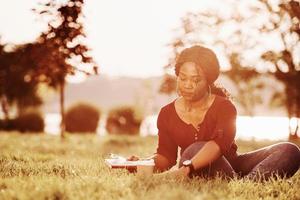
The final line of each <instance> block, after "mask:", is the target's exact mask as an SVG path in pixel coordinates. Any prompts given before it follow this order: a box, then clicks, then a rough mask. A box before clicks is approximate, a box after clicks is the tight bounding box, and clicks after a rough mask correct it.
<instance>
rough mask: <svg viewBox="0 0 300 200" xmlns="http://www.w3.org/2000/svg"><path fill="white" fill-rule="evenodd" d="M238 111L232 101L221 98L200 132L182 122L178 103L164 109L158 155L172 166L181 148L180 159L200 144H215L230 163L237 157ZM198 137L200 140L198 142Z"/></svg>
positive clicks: (158, 120) (159, 128) (159, 126)
mask: <svg viewBox="0 0 300 200" xmlns="http://www.w3.org/2000/svg"><path fill="white" fill-rule="evenodd" d="M236 115H237V112H236V108H235V106H234V105H233V104H232V103H231V101H230V100H228V99H226V98H224V97H221V96H217V95H216V98H215V99H214V102H213V103H212V105H211V106H210V108H209V109H208V111H207V112H206V114H205V117H204V120H203V121H202V123H201V124H199V126H200V129H199V131H198V130H197V129H196V128H195V127H194V126H193V125H192V124H187V123H185V122H184V121H183V120H182V119H180V118H179V116H178V114H177V112H176V110H175V101H173V102H171V103H169V104H167V105H166V106H164V107H163V108H162V109H161V110H160V113H159V115H158V119H157V128H158V148H157V153H158V154H160V155H163V156H165V157H166V158H167V159H168V160H169V162H170V164H172V166H173V165H175V164H176V161H177V153H178V147H180V148H181V152H180V155H181V154H182V153H183V151H184V150H185V149H186V148H187V147H188V146H189V145H191V144H193V143H194V142H196V141H209V140H214V141H215V142H216V143H217V144H218V145H219V147H220V149H221V152H222V154H223V155H224V156H225V157H226V158H227V159H228V160H229V161H230V160H231V159H232V158H234V157H235V156H236V155H237V154H236V151H237V146H236V144H235V142H234V137H235V132H236ZM195 135H197V140H196V139H195V138H196V137H195Z"/></svg>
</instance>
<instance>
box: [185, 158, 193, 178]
mask: <svg viewBox="0 0 300 200" xmlns="http://www.w3.org/2000/svg"><path fill="white" fill-rule="evenodd" d="M182 164H183V166H185V167H188V168H190V172H189V177H190V176H191V175H192V174H193V173H194V171H195V168H194V166H193V163H192V161H191V160H185V161H183V163H182Z"/></svg>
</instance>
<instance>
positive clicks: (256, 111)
mask: <svg viewBox="0 0 300 200" xmlns="http://www.w3.org/2000/svg"><path fill="white" fill-rule="evenodd" d="M0 2H1V4H0V5H1V6H0V98H1V99H0V100H1V110H0V119H1V120H0V129H1V130H2V131H15V130H17V131H20V132H22V133H40V134H41V133H44V134H55V135H61V136H62V137H64V135H65V133H66V132H67V133H94V134H99V135H106V134H129V135H141V136H147V135H156V134H157V129H156V119H157V114H158V112H159V110H160V108H161V107H163V106H164V105H166V104H167V103H169V102H171V101H173V100H174V99H175V98H176V97H177V94H176V91H175V81H176V78H175V73H174V62H175V59H176V56H178V53H179V52H180V51H181V50H182V49H184V48H185V47H189V46H191V45H195V44H200V45H204V46H207V47H209V48H211V49H213V50H214V51H215V52H216V54H217V56H218V58H219V60H220V63H221V70H222V73H221V75H220V77H219V79H218V80H217V83H218V84H219V85H222V86H224V87H225V88H226V89H227V90H228V91H229V92H230V93H231V96H232V100H233V102H234V104H235V105H236V106H237V109H238V114H239V116H238V118H237V138H240V139H251V140H253V139H254V140H262V139H269V140H281V139H282V140H287V139H288V140H299V137H300V133H299V128H298V127H299V124H300V120H299V118H300V42H299V38H300V5H299V1H298V0H297V1H296V0H240V1H234V0H222V1H221V0H215V1H208V0H207V1H206V0H202V1H197V0H187V1H179V0H164V1H158V0H152V1H145V0H127V1H117V0H111V1H102V0H97V1H96V0H86V1H84V0H57V1H54V0H53V1H37V0H26V2H25V1H17V0H10V1H4V0H0ZM297 133H298V134H297Z"/></svg>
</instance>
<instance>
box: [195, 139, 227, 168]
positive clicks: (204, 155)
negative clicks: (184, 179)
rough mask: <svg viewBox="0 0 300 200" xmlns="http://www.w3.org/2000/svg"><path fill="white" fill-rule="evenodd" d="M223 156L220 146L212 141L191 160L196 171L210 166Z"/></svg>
mask: <svg viewBox="0 0 300 200" xmlns="http://www.w3.org/2000/svg"><path fill="white" fill-rule="evenodd" d="M220 156H221V149H220V147H219V145H218V144H217V143H216V142H215V141H213V140H210V141H208V142H207V143H205V145H204V146H203V147H202V148H201V149H200V150H199V151H198V153H197V154H196V155H195V156H194V157H193V158H192V159H191V160H192V163H193V166H194V168H195V170H198V169H200V168H202V167H205V166H207V165H209V164H210V163H212V162H214V161H215V160H217V159H218V158H219V157H220Z"/></svg>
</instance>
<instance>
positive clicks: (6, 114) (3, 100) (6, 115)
mask: <svg viewBox="0 0 300 200" xmlns="http://www.w3.org/2000/svg"><path fill="white" fill-rule="evenodd" d="M1 108H2V111H3V114H4V120H5V121H8V119H9V111H8V110H9V108H8V102H7V99H6V96H4V95H3V96H2V97H1Z"/></svg>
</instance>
